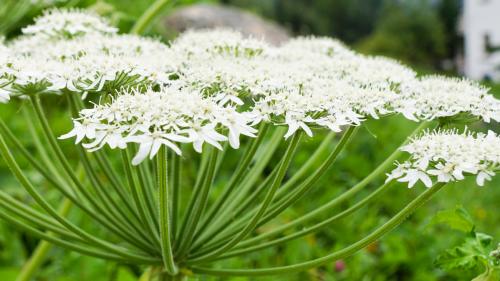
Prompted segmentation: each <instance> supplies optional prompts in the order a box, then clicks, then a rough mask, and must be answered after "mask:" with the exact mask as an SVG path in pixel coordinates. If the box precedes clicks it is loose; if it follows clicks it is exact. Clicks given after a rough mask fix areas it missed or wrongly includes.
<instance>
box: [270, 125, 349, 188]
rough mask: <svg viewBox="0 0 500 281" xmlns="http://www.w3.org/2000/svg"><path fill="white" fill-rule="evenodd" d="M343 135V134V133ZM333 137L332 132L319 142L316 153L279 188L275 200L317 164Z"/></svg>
mask: <svg viewBox="0 0 500 281" xmlns="http://www.w3.org/2000/svg"><path fill="white" fill-rule="evenodd" d="M344 134H345V133H344ZM334 137H335V133H334V132H330V133H328V135H326V137H325V138H324V139H323V141H321V144H320V146H319V147H318V149H316V151H315V152H314V153H313V155H311V157H309V159H307V161H306V163H304V164H303V165H301V167H300V168H299V170H298V171H297V172H295V173H294V174H293V176H292V177H291V178H290V179H289V180H287V181H286V182H285V184H283V186H282V187H280V189H279V191H278V194H276V198H280V197H281V196H282V195H283V194H288V189H290V188H291V187H293V186H294V185H295V184H296V183H297V181H299V180H300V179H301V178H302V177H304V176H305V175H306V173H307V172H308V171H309V169H311V167H313V165H314V164H316V163H318V162H319V159H320V158H321V157H323V155H325V154H326V153H327V151H328V148H329V146H330V144H331V143H332V141H333V138H334Z"/></svg>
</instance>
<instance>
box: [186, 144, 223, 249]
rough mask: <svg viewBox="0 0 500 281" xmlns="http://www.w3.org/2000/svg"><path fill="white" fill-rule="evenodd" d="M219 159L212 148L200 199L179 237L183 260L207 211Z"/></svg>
mask: <svg viewBox="0 0 500 281" xmlns="http://www.w3.org/2000/svg"><path fill="white" fill-rule="evenodd" d="M217 158H218V150H217V149H216V148H213V147H211V148H210V159H209V161H208V165H207V171H206V174H205V176H204V179H203V184H202V185H201V186H200V189H199V190H200V192H199V194H198V195H199V196H196V197H198V198H197V200H196V203H195V204H194V208H193V212H192V216H190V217H189V218H188V219H189V220H188V223H187V227H186V228H185V231H184V232H183V233H181V235H180V236H179V239H180V240H181V241H180V246H179V249H178V251H177V256H178V257H180V258H183V257H184V256H185V255H186V253H187V252H188V251H189V249H190V247H191V244H192V242H193V237H194V234H195V230H196V227H197V226H198V223H199V221H200V218H201V215H202V213H203V210H204V209H205V206H206V204H207V200H208V194H209V191H210V187H211V186H212V183H213V180H214V177H215V166H216V164H217ZM195 195H196V194H195Z"/></svg>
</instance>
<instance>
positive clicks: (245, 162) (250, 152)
mask: <svg viewBox="0 0 500 281" xmlns="http://www.w3.org/2000/svg"><path fill="white" fill-rule="evenodd" d="M268 129H269V125H268V124H266V123H262V125H261V126H260V128H259V135H258V136H257V138H255V139H253V140H252V142H251V144H250V146H249V147H248V148H247V150H246V151H245V153H244V155H243V157H242V158H241V161H240V163H239V164H238V166H237V168H236V171H235V172H234V174H233V175H232V177H231V179H230V180H229V182H228V184H227V185H226V186H225V188H224V191H223V192H222V194H221V195H220V196H219V197H218V198H217V200H216V201H215V203H214V204H213V205H212V207H211V208H210V210H209V211H208V212H207V215H206V216H205V220H204V221H203V223H202V224H201V227H200V229H201V230H203V229H205V228H206V227H207V225H208V224H210V222H212V220H213V219H214V218H215V217H217V213H218V212H219V211H220V210H221V209H222V206H223V205H224V204H225V203H226V201H227V199H228V198H229V195H231V193H232V192H233V191H234V189H235V187H236V185H237V184H238V183H239V182H240V181H241V180H242V178H243V177H244V176H245V173H247V172H248V166H249V165H250V163H251V161H252V159H253V158H254V156H255V153H256V152H257V149H258V148H259V146H260V144H261V143H262V141H263V140H264V136H265V135H266V133H267V130H268ZM198 234H199V233H197V235H196V236H198Z"/></svg>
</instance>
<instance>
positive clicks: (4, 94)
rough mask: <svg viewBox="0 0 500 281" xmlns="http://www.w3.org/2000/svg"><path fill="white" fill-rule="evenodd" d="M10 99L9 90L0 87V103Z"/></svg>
mask: <svg viewBox="0 0 500 281" xmlns="http://www.w3.org/2000/svg"><path fill="white" fill-rule="evenodd" d="M9 100H10V92H9V91H6V90H4V89H1V88H0V103H7V102H9Z"/></svg>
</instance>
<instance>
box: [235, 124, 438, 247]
mask: <svg viewBox="0 0 500 281" xmlns="http://www.w3.org/2000/svg"><path fill="white" fill-rule="evenodd" d="M430 125H431V123H429V122H424V123H422V124H420V125H419V126H418V127H417V128H416V129H415V130H414V131H413V132H412V133H411V134H410V136H408V137H407V138H406V139H405V141H404V142H403V143H401V145H400V146H399V147H401V146H404V145H406V144H407V143H408V141H409V140H410V139H411V138H412V137H414V136H416V135H417V134H419V133H420V132H421V131H422V130H424V129H425V128H428V127H429V126H430ZM401 155H402V152H401V151H400V150H399V148H398V149H396V150H395V151H394V152H393V153H392V154H391V155H390V156H389V157H387V158H386V159H385V160H384V161H383V162H382V163H381V164H380V165H379V166H378V167H377V168H376V169H375V170H373V171H372V172H371V173H370V174H369V175H368V176H366V177H365V178H364V179H363V180H361V181H360V182H359V183H357V184H356V185H355V186H353V187H352V188H350V189H349V190H347V191H346V192H344V193H342V194H341V195H340V196H338V197H335V198H334V199H332V200H331V201H329V202H327V203H326V204H324V205H322V206H320V207H318V208H316V209H315V210H313V211H311V212H309V213H307V214H305V215H303V216H301V217H299V218H297V219H295V220H293V221H291V222H288V223H286V224H284V225H281V226H278V227H277V228H275V229H273V230H271V231H269V232H266V233H263V234H261V235H258V236H256V237H252V238H250V239H247V240H245V241H244V242H243V243H242V244H247V243H248V245H254V244H255V243H256V242H259V241H262V240H264V239H266V238H269V237H272V236H275V235H278V234H280V233H282V232H284V231H285V230H287V229H290V228H292V227H296V226H299V225H302V224H304V223H306V222H308V221H310V220H312V219H315V218H317V217H318V216H319V215H321V214H323V213H326V212H328V211H330V210H332V209H333V208H335V207H337V206H339V205H340V204H342V203H343V202H345V201H346V200H348V199H350V198H352V197H353V196H354V195H356V194H357V193H358V192H360V191H361V190H362V189H363V188H365V187H366V186H367V185H368V184H369V183H371V182H373V181H374V180H375V179H377V178H378V177H379V176H380V175H381V174H383V173H384V172H386V171H387V169H388V167H389V166H391V165H393V164H394V161H395V160H396V159H398V158H399V157H400V156H401Z"/></svg>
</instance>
